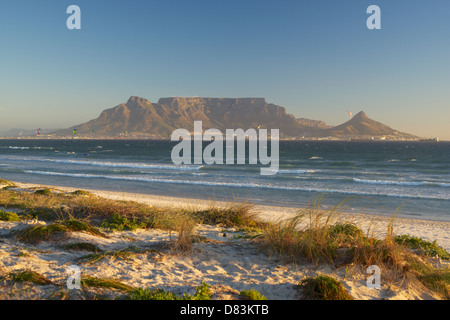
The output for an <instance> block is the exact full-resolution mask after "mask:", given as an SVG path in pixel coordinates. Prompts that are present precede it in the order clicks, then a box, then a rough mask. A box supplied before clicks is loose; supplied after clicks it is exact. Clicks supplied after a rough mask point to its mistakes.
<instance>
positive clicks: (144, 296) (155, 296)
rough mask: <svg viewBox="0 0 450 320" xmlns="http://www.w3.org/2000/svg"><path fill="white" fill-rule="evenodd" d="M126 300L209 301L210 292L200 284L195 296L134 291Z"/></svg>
mask: <svg viewBox="0 0 450 320" xmlns="http://www.w3.org/2000/svg"><path fill="white" fill-rule="evenodd" d="M127 299H128V300H210V299H211V290H210V287H209V285H208V284H206V283H205V282H202V284H201V285H200V286H198V287H197V288H196V289H195V294H194V295H193V296H192V295H188V294H184V295H183V296H181V297H180V296H177V295H176V294H175V293H172V292H170V291H166V290H163V289H142V288H139V289H136V290H134V291H132V292H130V293H129V294H128V296H127Z"/></svg>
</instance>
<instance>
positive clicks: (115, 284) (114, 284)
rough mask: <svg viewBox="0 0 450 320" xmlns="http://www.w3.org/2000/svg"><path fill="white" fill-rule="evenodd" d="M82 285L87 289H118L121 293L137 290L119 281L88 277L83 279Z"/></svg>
mask: <svg viewBox="0 0 450 320" xmlns="http://www.w3.org/2000/svg"><path fill="white" fill-rule="evenodd" d="M81 285H82V286H85V287H96V288H107V289H117V290H121V291H133V290H135V288H133V287H131V286H128V285H126V284H123V283H122V282H120V281H118V280H113V279H102V278H95V277H91V276H86V277H82V278H81Z"/></svg>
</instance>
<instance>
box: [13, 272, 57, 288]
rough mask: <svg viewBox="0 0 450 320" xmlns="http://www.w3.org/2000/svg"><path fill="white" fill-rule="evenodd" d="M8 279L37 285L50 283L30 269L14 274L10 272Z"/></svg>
mask: <svg viewBox="0 0 450 320" xmlns="http://www.w3.org/2000/svg"><path fill="white" fill-rule="evenodd" d="M10 279H11V280H12V281H17V282H32V283H34V284H38V285H48V284H52V282H51V281H50V280H49V279H47V278H46V277H44V276H43V275H40V274H39V273H37V272H34V271H31V270H25V271H21V272H19V273H16V274H11V275H10Z"/></svg>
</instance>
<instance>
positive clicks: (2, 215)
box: [0, 210, 21, 221]
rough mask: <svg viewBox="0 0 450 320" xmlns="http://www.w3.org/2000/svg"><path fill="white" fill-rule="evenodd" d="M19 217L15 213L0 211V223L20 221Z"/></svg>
mask: <svg viewBox="0 0 450 320" xmlns="http://www.w3.org/2000/svg"><path fill="white" fill-rule="evenodd" d="M20 220H21V219H20V217H19V216H18V215H17V213H15V212H8V211H5V210H0V221H20Z"/></svg>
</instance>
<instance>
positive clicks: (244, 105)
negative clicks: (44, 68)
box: [54, 96, 417, 139]
mask: <svg viewBox="0 0 450 320" xmlns="http://www.w3.org/2000/svg"><path fill="white" fill-rule="evenodd" d="M194 121H202V122H203V129H205V130H206V129H210V128H216V129H219V130H221V131H222V132H225V130H226V129H238V128H241V129H244V130H247V129H249V128H255V129H256V128H258V127H259V128H266V129H279V130H280V136H281V137H282V138H302V137H307V138H314V137H331V138H334V137H335V138H344V139H346V138H361V137H363V138H372V137H374V136H375V137H384V136H388V137H390V138H394V139H395V138H401V139H404V138H406V139H414V138H415V136H413V135H409V134H406V133H401V132H398V131H396V130H394V129H391V128H390V127H388V126H386V125H384V124H382V123H380V122H377V121H374V120H372V119H369V118H368V117H367V115H366V114H365V113H364V112H362V111H361V112H360V113H358V114H356V115H355V116H354V117H353V118H352V119H351V120H349V121H347V122H346V123H344V124H341V125H339V126H336V127H330V126H328V125H326V124H325V123H324V122H323V121H318V120H310V119H305V118H298V119H296V118H295V117H294V116H293V115H292V114H288V113H287V112H286V109H285V108H284V107H281V106H278V105H275V104H272V103H267V102H266V100H265V99H264V98H200V97H192V98H183V97H172V98H161V99H159V101H158V103H152V102H150V101H148V100H147V99H144V98H140V97H135V96H132V97H130V98H129V99H128V101H127V102H126V103H122V104H120V105H118V106H116V107H114V108H111V109H107V110H104V111H103V112H102V113H101V114H100V116H99V117H98V118H96V119H93V120H91V121H88V122H85V123H82V124H79V125H76V126H73V127H71V128H68V129H64V130H57V131H55V132H54V134H55V135H58V136H71V135H74V134H76V135H79V136H92V137H95V136H111V137H114V136H119V135H127V136H133V137H139V136H146V137H153V138H164V139H166V138H168V137H169V136H170V134H171V133H172V132H173V131H174V130H175V129H178V128H184V129H187V130H189V131H191V132H192V131H193V125H194ZM416 138H417V137H416Z"/></svg>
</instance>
